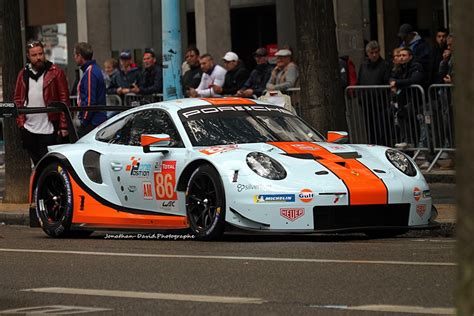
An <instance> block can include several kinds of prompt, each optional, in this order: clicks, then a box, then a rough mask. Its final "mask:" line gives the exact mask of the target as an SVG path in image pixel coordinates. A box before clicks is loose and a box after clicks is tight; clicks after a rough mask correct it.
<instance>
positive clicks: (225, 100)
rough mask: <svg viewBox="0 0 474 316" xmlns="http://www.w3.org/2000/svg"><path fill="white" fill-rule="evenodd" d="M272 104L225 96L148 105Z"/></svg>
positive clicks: (166, 106) (174, 106)
mask: <svg viewBox="0 0 474 316" xmlns="http://www.w3.org/2000/svg"><path fill="white" fill-rule="evenodd" d="M255 104H262V105H274V104H271V103H268V102H262V101H259V100H254V99H246V98H236V97H225V98H186V99H176V100H168V101H163V102H159V103H153V104H150V105H148V106H150V107H155V106H156V105H159V106H162V107H165V108H168V109H169V110H171V109H174V110H176V111H177V110H181V109H186V108H190V107H195V106H209V105H216V106H218V105H255Z"/></svg>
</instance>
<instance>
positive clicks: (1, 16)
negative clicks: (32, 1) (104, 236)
mask: <svg viewBox="0 0 474 316" xmlns="http://www.w3.org/2000/svg"><path fill="white" fill-rule="evenodd" d="M20 30H21V27H20V2H19V1H17V0H0V47H2V48H1V49H0V65H2V67H1V69H2V87H3V101H4V102H12V101H13V93H14V91H15V82H16V77H17V74H18V71H19V70H20V69H21V67H22V66H23V59H22V55H23V54H22V51H23V50H22V42H21V33H20ZM3 136H4V140H5V196H4V198H3V201H4V202H6V203H26V202H27V201H28V184H29V178H30V173H31V165H30V158H29V156H28V154H27V152H26V151H25V150H23V149H22V146H21V140H20V131H19V130H18V128H17V126H16V123H15V119H13V118H5V119H4V123H3Z"/></svg>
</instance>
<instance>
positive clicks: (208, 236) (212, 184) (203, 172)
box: [186, 165, 225, 240]
mask: <svg viewBox="0 0 474 316" xmlns="http://www.w3.org/2000/svg"><path fill="white" fill-rule="evenodd" d="M186 214H187V217H188V221H189V226H190V228H191V231H192V232H193V233H194V235H195V236H196V238H197V239H198V240H216V239H219V238H220V237H222V234H223V233H224V228H225V192H224V188H223V185H222V181H221V178H220V177H219V174H218V173H217V171H216V170H215V169H214V168H213V167H211V166H209V165H203V166H201V167H199V168H198V169H196V171H195V172H194V173H193V175H192V176H191V178H190V179H189V182H188V188H187V190H186Z"/></svg>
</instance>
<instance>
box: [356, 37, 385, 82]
mask: <svg viewBox="0 0 474 316" xmlns="http://www.w3.org/2000/svg"><path fill="white" fill-rule="evenodd" d="M365 52H366V54H367V59H366V60H365V61H364V62H363V63H362V64H361V65H360V68H359V77H358V79H357V84H358V85H366V86H368V85H384V84H387V83H388V79H389V77H390V66H389V64H388V62H386V61H385V60H384V59H383V58H382V57H381V56H380V46H379V43H377V41H370V42H369V43H367V46H366V47H365Z"/></svg>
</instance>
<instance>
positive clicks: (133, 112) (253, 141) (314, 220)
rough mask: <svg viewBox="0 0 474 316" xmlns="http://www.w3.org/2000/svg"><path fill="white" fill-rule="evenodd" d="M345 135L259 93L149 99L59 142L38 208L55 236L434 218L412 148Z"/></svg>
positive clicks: (398, 229) (207, 235)
mask: <svg viewBox="0 0 474 316" xmlns="http://www.w3.org/2000/svg"><path fill="white" fill-rule="evenodd" d="M344 139H345V137H344V133H331V132H330V133H329V135H328V139H327V140H326V139H325V138H324V137H323V136H322V135H321V134H319V133H318V132H316V131H315V130H313V129H312V128H311V127H309V126H308V125H307V124H306V123H305V122H304V121H302V120H301V119H300V118H299V117H297V116H295V115H293V114H292V113H291V112H289V111H287V110H285V109H284V108H282V107H279V106H275V105H271V104H268V103H263V102H261V101H256V100H248V99H240V98H222V99H183V100H173V101H166V102H161V103H155V104H150V105H144V106H140V107H137V108H133V109H130V110H128V111H125V112H123V113H120V114H118V115H116V116H114V117H113V118H111V119H109V120H108V121H106V122H105V123H103V124H102V125H100V126H99V127H97V128H96V129H95V130H93V131H92V132H90V133H89V134H87V135H86V136H84V137H83V138H81V139H79V140H78V141H77V142H76V143H74V144H66V145H56V146H51V147H50V150H49V153H48V154H47V155H46V156H45V157H44V158H43V159H42V160H41V161H40V163H39V164H38V165H37V167H36V169H35V170H34V174H33V175H32V179H31V188H32V195H33V197H34V201H35V203H36V216H37V218H38V219H39V221H40V224H41V226H42V228H43V230H44V231H45V232H46V233H47V234H48V235H50V236H55V237H61V236H68V235H74V234H88V233H90V232H92V231H94V230H111V229H120V230H122V231H123V230H136V229H138V230H145V231H149V230H170V229H189V230H190V231H191V232H192V233H193V234H194V235H195V236H196V237H197V238H199V239H207V240H210V239H218V238H220V237H221V236H222V234H223V233H224V231H225V229H226V227H230V226H234V227H237V228H240V229H245V230H252V231H262V232H288V233H314V232H329V231H331V232H334V231H336V232H338V231H340V232H342V231H363V232H367V233H370V232H372V233H383V234H391V235H396V234H400V233H403V232H405V231H407V230H408V229H417V228H418V229H420V228H429V227H433V226H435V225H436V223H435V222H434V221H433V219H434V217H435V215H436V211H435V209H434V207H433V206H432V200H431V196H430V190H429V187H428V184H427V183H426V181H425V179H424V178H423V175H422V174H421V172H420V170H419V169H418V167H417V166H416V164H415V163H414V162H413V160H412V159H411V158H410V157H408V156H407V155H406V154H404V153H402V152H400V151H397V150H394V149H391V148H387V147H382V146H374V145H360V144H359V145H353V144H351V145H349V144H343V140H344Z"/></svg>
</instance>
